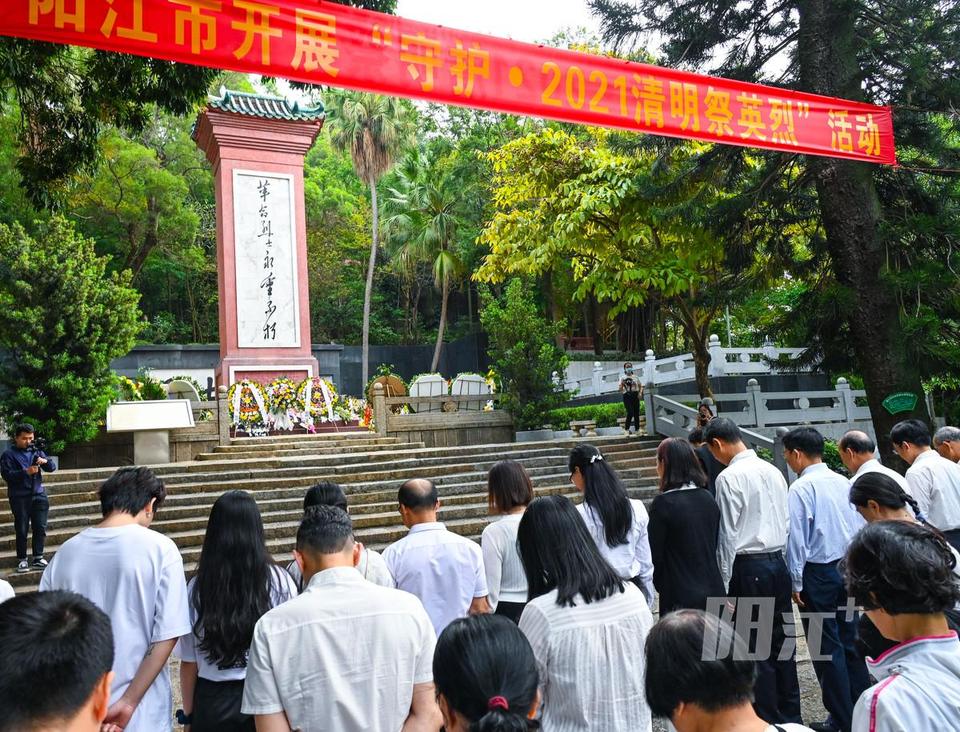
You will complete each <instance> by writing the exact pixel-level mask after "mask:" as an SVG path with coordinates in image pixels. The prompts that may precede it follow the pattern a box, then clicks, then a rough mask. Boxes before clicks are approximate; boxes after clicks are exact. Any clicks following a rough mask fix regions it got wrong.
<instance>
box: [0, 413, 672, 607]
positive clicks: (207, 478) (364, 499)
mask: <svg viewBox="0 0 960 732" xmlns="http://www.w3.org/2000/svg"><path fill="white" fill-rule="evenodd" d="M577 442H579V440H573V439H571V440H564V441H551V442H526V443H508V444H500V445H475V446H467V447H440V448H426V447H424V445H423V443H400V442H398V441H397V440H396V438H384V437H378V436H377V435H374V434H372V433H367V432H351V433H340V434H334V435H291V436H283V437H265V438H239V439H234V440H232V441H231V443H230V444H229V445H226V446H221V447H217V448H215V449H214V451H213V452H211V453H207V454H203V455H200V456H198V458H197V459H196V460H194V461H192V462H189V463H172V464H169V465H162V466H156V467H154V470H155V471H156V472H157V474H158V475H159V476H160V477H161V478H162V479H163V481H164V483H165V485H166V488H167V498H166V500H165V502H164V504H163V506H162V507H161V509H160V511H159V513H158V515H157V519H156V520H155V521H154V523H153V528H154V529H156V530H157V531H161V532H163V533H164V534H166V535H167V536H169V537H170V538H172V539H173V540H174V541H175V542H176V543H177V546H179V547H180V550H181V552H182V554H183V560H184V564H185V566H186V568H187V571H188V572H190V571H192V570H193V568H194V567H195V565H196V561H197V557H198V556H199V554H200V548H201V545H202V544H203V535H204V530H205V528H206V523H207V516H208V514H209V512H210V507H211V506H212V505H213V502H214V501H215V500H216V499H217V497H219V496H220V495H221V494H222V493H223V492H224V491H227V490H233V489H241V490H245V491H249V492H250V493H252V494H253V495H254V497H255V498H256V500H257V503H258V504H259V506H260V510H261V512H262V514H263V520H264V526H265V530H266V536H267V542H268V545H269V547H270V550H271V551H272V552H273V553H274V555H275V556H276V557H277V559H278V560H279V561H281V562H284V563H286V562H287V561H289V560H290V556H291V555H290V552H291V550H292V548H293V544H294V538H295V535H296V530H297V526H298V525H299V521H300V515H301V508H302V503H303V494H304V491H305V490H306V488H308V487H309V486H311V485H313V484H314V483H316V482H318V481H320V480H332V481H335V482H337V483H339V484H340V485H341V486H343V489H344V491H345V492H346V494H347V497H348V500H349V503H350V513H351V516H352V518H353V521H354V526H355V528H356V533H357V536H358V538H359V539H360V541H362V542H364V544H366V545H367V546H369V547H371V548H374V549H382V548H383V547H385V546H386V545H388V544H390V543H391V542H393V541H396V540H397V539H399V538H401V537H402V536H404V535H405V533H406V529H405V528H404V527H403V526H402V525H401V524H400V521H399V516H398V513H397V488H398V487H399V485H400V483H401V482H402V481H404V480H407V479H408V478H414V477H426V478H430V479H432V480H433V481H434V482H435V483H436V484H437V487H438V488H439V491H440V499H441V503H442V508H441V511H440V519H441V520H442V521H444V522H446V524H447V525H448V526H449V527H450V528H451V529H452V530H453V531H456V532H458V533H460V534H462V535H464V536H468V537H471V538H477V537H479V535H480V533H481V531H482V530H483V527H484V526H485V525H486V524H487V523H488V521H490V517H489V516H488V515H487V494H486V476H487V471H488V470H489V469H490V467H491V466H492V465H493V464H494V463H495V462H497V461H498V460H504V459H511V460H516V461H518V462H520V463H521V464H522V465H523V466H524V468H526V470H527V472H528V473H529V474H530V476H531V478H532V479H533V483H534V487H535V488H536V491H537V494H538V495H546V494H550V493H564V494H566V495H568V496H570V497H571V498H576V491H575V490H574V489H573V487H572V486H571V484H570V475H569V472H568V470H567V455H568V452H569V450H570V448H571V447H573V445H575V444H576V443H577ZM590 442H591V443H592V444H595V445H597V446H598V447H599V448H601V449H602V450H603V452H604V454H605V455H606V457H607V459H608V460H609V461H610V464H611V465H613V466H614V467H615V468H616V469H617V470H618V471H619V473H620V475H621V477H622V478H623V480H624V482H625V484H626V486H627V489H628V491H629V492H630V494H631V496H632V497H634V498H641V499H644V500H648V501H649V500H651V499H652V497H653V495H654V493H655V491H656V463H655V458H654V448H655V445H656V443H655V442H652V441H649V440H643V439H638V438H626V437H613V438H610V437H608V438H603V437H601V438H592V439H591V440H590ZM112 473H113V470H112V469H109V468H103V469H88V470H62V471H57V472H55V473H52V474H50V475H45V476H44V484H45V485H46V488H47V493H48V494H49V496H50V516H49V521H48V526H47V551H46V556H47V558H48V559H49V558H50V557H52V556H53V554H54V553H55V552H56V550H57V548H58V547H59V545H60V544H62V543H63V542H64V541H66V540H67V539H69V538H70V537H71V536H73V535H74V534H76V533H77V532H79V531H80V530H82V529H83V528H85V527H87V526H91V525H93V524H95V523H96V522H97V521H98V520H99V518H100V511H99V502H98V501H97V495H96V491H97V488H98V486H99V485H100V484H101V483H102V482H103V481H104V480H105V479H106V478H107V477H109V476H110V475H111V474H112ZM15 566H16V551H15V545H14V533H13V523H12V516H11V514H10V510H9V504H8V503H7V501H6V488H5V487H4V488H3V489H2V490H0V575H2V576H4V577H6V579H7V580H8V581H9V582H10V583H11V584H13V585H14V586H15V587H16V588H17V591H18V592H20V591H26V590H29V589H35V588H36V585H37V583H38V582H39V580H40V573H39V572H34V571H31V572H29V573H26V574H16V573H14V571H13V570H14V568H15Z"/></svg>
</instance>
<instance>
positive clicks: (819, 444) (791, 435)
mask: <svg viewBox="0 0 960 732" xmlns="http://www.w3.org/2000/svg"><path fill="white" fill-rule="evenodd" d="M783 446H784V448H785V449H787V450H798V451H799V452H802V453H803V454H804V455H806V456H807V457H811V458H813V457H823V446H824V439H823V435H821V434H820V433H819V432H817V430H815V429H814V428H813V427H794V428H793V429H792V430H790V431H789V432H787V434H785V435H784V436H783Z"/></svg>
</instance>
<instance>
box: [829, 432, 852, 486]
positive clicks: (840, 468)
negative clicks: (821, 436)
mask: <svg viewBox="0 0 960 732" xmlns="http://www.w3.org/2000/svg"><path fill="white" fill-rule="evenodd" d="M823 462H825V463H826V464H827V466H828V467H829V468H830V470H832V471H834V472H835V473H840V475H843V476H845V477H847V478H849V477H850V473H848V472H847V469H846V468H845V467H844V465H843V461H842V460H841V459H840V449H839V448H838V447H837V443H836V442H834V441H833V440H824V442H823Z"/></svg>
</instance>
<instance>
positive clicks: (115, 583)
mask: <svg viewBox="0 0 960 732" xmlns="http://www.w3.org/2000/svg"><path fill="white" fill-rule="evenodd" d="M165 496H166V491H165V489H164V487H163V482H162V481H160V479H159V478H157V477H156V476H155V475H154V474H153V471H151V470H150V469H149V468H138V467H131V468H120V470H118V471H117V472H116V473H114V474H113V475H112V476H111V477H110V478H109V479H108V480H107V481H106V482H105V483H104V484H103V485H102V486H100V508H101V511H102V513H103V517H104V518H103V521H101V522H100V523H99V524H97V526H95V527H91V528H88V529H84V530H83V531H81V532H80V533H79V534H77V535H76V536H74V537H73V538H72V539H69V540H67V542H66V543H64V545H63V546H62V547H60V550H59V551H58V552H57V553H56V554H55V555H54V557H53V560H52V561H51V562H50V565H49V566H48V567H47V569H46V571H45V572H44V573H43V577H42V578H41V579H40V590H41V591H43V590H70V591H72V592H76V593H78V594H80V595H83V596H84V597H86V598H87V599H88V600H90V601H92V602H93V603H94V604H95V605H96V606H97V607H99V608H100V609H101V610H103V611H104V612H105V613H106V614H107V615H108V616H109V617H110V620H111V622H112V624H113V643H114V651H115V652H114V662H113V673H114V678H113V686H112V689H111V696H110V701H111V706H110V709H109V711H108V713H107V718H106V721H105V723H104V727H103V732H119V731H120V730H124V732H156V730H159V729H166V728H167V727H169V726H170V720H171V719H172V717H173V710H172V709H171V706H172V696H171V690H170V676H169V674H168V671H167V658H168V657H169V656H170V652H171V651H172V650H173V647H174V646H175V645H176V643H177V639H178V638H180V636H182V635H186V634H187V633H189V632H191V628H190V614H189V610H188V607H187V583H186V579H185V578H184V574H183V560H182V559H181V557H180V550H179V549H177V545H176V544H174V543H173V541H171V540H170V539H169V538H167V537H166V536H164V535H163V534H160V533H158V532H156V531H151V530H150V529H149V528H148V527H149V526H150V524H151V522H152V521H153V519H154V516H155V515H156V512H157V509H158V508H159V506H160V504H161V503H163V499H164V498H165Z"/></svg>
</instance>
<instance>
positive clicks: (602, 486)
mask: <svg viewBox="0 0 960 732" xmlns="http://www.w3.org/2000/svg"><path fill="white" fill-rule="evenodd" d="M569 467H570V482H571V483H573V485H574V486H575V487H576V489H577V490H578V491H580V492H581V493H582V494H583V503H581V504H580V505H579V506H577V510H578V511H580V514H581V515H582V516H583V520H584V522H585V523H586V525H587V531H589V532H590V536H592V537H593V540H594V541H595V542H596V543H597V548H598V549H599V550H600V554H602V555H603V558H604V559H606V560H607V562H609V563H610V566H612V567H613V569H614V570H615V571H616V572H617V574H619V575H620V577H622V578H623V579H625V580H630V581H631V582H633V583H634V584H635V585H636V586H637V587H638V588H640V591H641V592H643V595H644V597H646V599H647V603H648V604H650V605H653V593H654V590H653V559H652V558H651V556H650V540H649V537H648V535H647V524H648V522H649V518H648V516H647V509H645V508H644V507H643V503H642V502H640V501H636V500H631V499H630V497H629V496H628V495H627V489H626V488H624V486H623V483H622V482H621V480H620V478H619V476H618V475H617V473H616V471H614V469H613V468H611V467H610V465H609V464H608V463H607V461H606V460H605V459H604V457H603V455H602V454H601V453H600V451H599V450H598V449H597V448H595V447H594V446H593V445H587V444H583V445H577V446H576V447H575V448H573V450H571V451H570V460H569Z"/></svg>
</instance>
